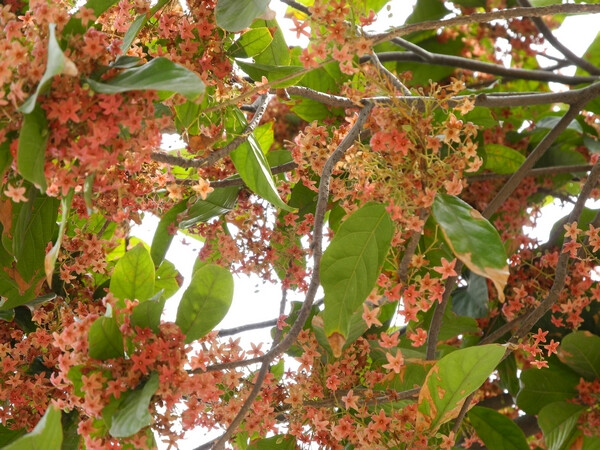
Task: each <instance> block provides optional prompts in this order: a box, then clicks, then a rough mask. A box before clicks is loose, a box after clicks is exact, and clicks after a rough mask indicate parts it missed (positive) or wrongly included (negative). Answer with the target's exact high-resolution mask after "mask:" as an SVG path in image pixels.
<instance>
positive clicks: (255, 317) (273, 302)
mask: <svg viewBox="0 0 600 450" xmlns="http://www.w3.org/2000/svg"><path fill="white" fill-rule="evenodd" d="M415 1H416V0H393V1H391V2H390V4H389V5H390V8H389V9H388V10H386V8H384V9H383V10H382V13H381V14H380V20H379V21H378V24H381V25H379V26H378V28H379V27H381V28H379V29H386V28H388V27H390V26H397V25H399V24H402V23H404V20H405V19H406V17H407V16H408V15H409V14H410V12H411V11H412V5H413V4H414V3H415ZM271 8H272V9H274V10H275V11H276V13H277V19H278V21H279V23H280V25H281V26H282V29H283V31H284V33H285V34H286V40H287V42H288V44H289V45H302V46H305V45H306V44H307V38H305V37H303V39H301V40H297V39H296V38H295V34H293V33H290V32H286V31H287V29H289V28H291V27H292V26H293V24H292V22H291V20H288V19H284V18H283V15H284V13H285V11H286V8H287V6H286V5H285V4H282V3H280V2H279V1H278V0H273V1H272V2H271ZM599 30H600V21H599V20H598V16H597V15H596V16H572V17H567V18H566V19H565V21H564V23H563V25H562V27H561V28H560V29H559V30H557V31H556V32H555V34H556V36H557V37H558V38H559V39H560V40H561V42H563V43H564V44H565V45H567V46H568V47H569V48H570V49H571V50H572V51H574V52H575V53H576V54H578V55H582V54H583V53H584V52H585V50H586V49H587V47H588V46H589V44H590V43H591V42H592V41H593V39H594V38H595V37H596V35H597V34H598V31H599ZM557 56H560V55H559V54H557ZM574 70H575V69H574V68H566V69H564V73H573V72H574ZM168 145H169V146H172V145H176V147H175V148H177V146H178V145H177V144H173V142H172V141H171V142H169V143H168ZM596 207H597V206H596ZM569 211H570V208H567V209H565V208H563V207H561V206H560V204H559V202H555V203H554V204H553V205H549V206H547V207H545V208H544V210H543V216H542V218H541V219H540V220H539V222H538V226H537V227H536V229H535V230H528V231H529V233H530V235H532V236H534V237H536V238H538V239H541V240H547V238H548V234H549V232H550V229H551V227H552V225H553V224H554V222H555V221H556V220H557V219H559V218H560V217H563V216H564V215H566V214H568V212H569ZM157 224H158V219H157V218H156V217H154V216H147V217H146V218H145V219H144V221H143V223H142V225H140V226H137V225H136V226H134V227H133V229H132V232H131V234H132V235H133V236H136V237H139V238H140V239H142V240H143V241H145V242H146V243H148V244H151V242H152V237H153V235H154V231H155V230H156V225H157ZM201 245H202V244H201V243H200V242H199V241H197V240H195V239H193V238H190V237H187V236H185V235H183V234H182V233H178V235H177V236H176V237H175V239H173V243H172V244H171V247H170V249H169V251H168V253H167V256H166V259H168V260H169V261H171V262H173V263H174V264H175V265H176V267H177V269H178V270H179V272H180V273H181V275H182V276H183V277H184V285H183V286H182V287H181V289H180V290H179V292H178V293H177V294H176V295H175V296H173V297H172V298H170V299H169V300H168V301H167V303H166V306H165V312H164V314H163V320H166V321H175V317H176V312H177V306H178V304H179V300H180V299H181V295H182V293H183V292H184V290H185V289H186V288H187V286H188V285H189V280H190V278H191V271H192V267H193V264H194V261H195V260H196V257H197V255H198V251H199V250H200V246H201ZM234 280H235V290H234V298H233V304H232V306H231V308H230V310H229V314H228V315H227V316H226V317H225V318H224V319H223V321H222V322H221V324H220V325H219V326H218V327H217V328H219V329H222V328H230V327H235V326H239V325H244V324H248V323H254V322H260V321H263V320H269V319H273V318H276V317H277V316H278V313H279V299H280V295H281V291H280V288H279V287H278V286H276V285H272V284H269V283H263V282H262V280H261V279H260V278H258V277H257V276H250V277H246V276H236V277H234ZM302 298H303V297H302V296H298V295H297V294H294V293H293V292H289V293H288V303H289V301H292V300H302ZM319 298H320V297H319ZM269 332H270V330H269V329H264V330H256V331H253V332H247V333H244V334H243V339H242V344H244V343H245V344H246V345H244V347H246V348H249V342H265V345H263V348H268V345H270V339H271V338H270V334H269ZM220 434H221V433H220V432H213V433H209V434H205V432H204V431H202V430H198V431H197V432H190V433H188V437H187V438H186V439H184V440H182V441H181V442H180V443H179V449H181V450H188V449H189V450H191V449H193V448H195V447H197V446H199V445H201V444H202V443H204V442H207V441H208V440H210V439H211V438H214V437H216V436H219V435H220ZM158 444H159V448H166V447H165V446H163V445H161V443H160V442H159V443H158Z"/></svg>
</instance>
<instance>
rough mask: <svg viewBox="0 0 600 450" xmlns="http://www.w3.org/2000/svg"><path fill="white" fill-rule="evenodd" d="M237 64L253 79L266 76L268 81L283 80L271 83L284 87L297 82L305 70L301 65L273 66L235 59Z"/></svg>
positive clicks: (260, 78) (257, 79)
mask: <svg viewBox="0 0 600 450" xmlns="http://www.w3.org/2000/svg"><path fill="white" fill-rule="evenodd" d="M236 63H237V65H238V66H240V68H241V69H242V70H243V71H244V72H246V73H247V74H248V75H249V76H250V78H252V79H253V80H255V81H260V80H262V77H266V78H267V80H269V82H273V81H278V80H283V81H281V82H280V83H275V84H273V86H272V87H275V88H286V87H290V86H293V85H295V84H298V82H299V81H300V80H301V79H302V77H304V74H305V72H306V70H305V69H304V67H303V66H274V65H268V64H257V63H247V62H243V61H236Z"/></svg>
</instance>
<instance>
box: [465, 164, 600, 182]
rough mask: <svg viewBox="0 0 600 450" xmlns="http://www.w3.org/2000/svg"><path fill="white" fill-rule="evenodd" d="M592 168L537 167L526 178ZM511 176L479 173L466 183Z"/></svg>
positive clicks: (578, 165)
mask: <svg viewBox="0 0 600 450" xmlns="http://www.w3.org/2000/svg"><path fill="white" fill-rule="evenodd" d="M592 167H594V166H593V165H591V164H576V165H572V166H570V165H567V166H552V167H538V168H537V169H531V170H530V171H529V172H527V175H526V176H528V177H539V176H543V175H556V174H559V173H575V172H589V171H590V170H591V168H592ZM510 176H512V174H511V173H506V174H504V173H479V174H477V175H469V176H467V177H466V180H467V181H468V182H474V181H485V180H494V179H498V178H508V177H510Z"/></svg>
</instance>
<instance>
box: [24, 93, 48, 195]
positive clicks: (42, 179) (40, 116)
mask: <svg viewBox="0 0 600 450" xmlns="http://www.w3.org/2000/svg"><path fill="white" fill-rule="evenodd" d="M47 141H48V121H47V120H46V113H45V112H44V110H43V109H42V108H41V107H40V106H39V105H38V106H36V107H35V109H32V112H30V114H25V117H24V119H23V125H21V133H20V135H19V147H18V149H17V169H18V170H19V173H20V174H21V176H22V177H23V178H25V179H26V180H27V181H31V182H32V183H33V184H35V186H36V187H37V188H38V189H40V190H41V191H42V192H46V187H47V185H46V176H45V174H44V164H45V162H46V143H47Z"/></svg>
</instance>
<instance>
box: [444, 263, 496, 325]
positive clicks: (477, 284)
mask: <svg viewBox="0 0 600 450" xmlns="http://www.w3.org/2000/svg"><path fill="white" fill-rule="evenodd" d="M465 281H466V282H467V286H466V287H459V288H457V289H456V290H455V291H454V292H453V293H452V311H454V312H455V313H456V314H458V315H459V316H467V317H475V318H479V317H485V316H487V313H488V303H489V300H488V288H487V282H486V281H485V278H483V277H480V276H479V275H477V274H475V273H472V272H469V274H468V275H467V276H466V277H465Z"/></svg>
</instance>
